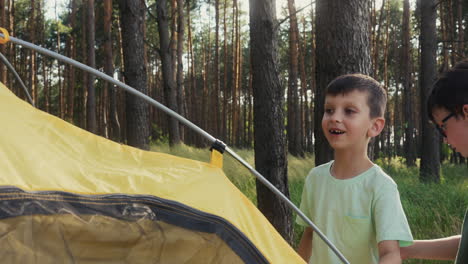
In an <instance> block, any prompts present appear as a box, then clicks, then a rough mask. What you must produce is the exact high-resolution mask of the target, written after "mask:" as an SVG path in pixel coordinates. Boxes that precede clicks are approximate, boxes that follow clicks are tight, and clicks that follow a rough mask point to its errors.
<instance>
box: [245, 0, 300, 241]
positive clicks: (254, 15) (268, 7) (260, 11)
mask: <svg viewBox="0 0 468 264" xmlns="http://www.w3.org/2000/svg"><path fill="white" fill-rule="evenodd" d="M277 28H278V27H277V21H276V9H275V1H274V0H250V47H251V53H250V56H251V61H252V74H253V79H252V83H253V98H254V113H255V114H254V133H255V146H254V149H255V167H256V169H257V170H258V171H259V172H260V173H261V174H262V175H264V176H265V177H266V179H268V180H269V181H270V182H271V183H272V184H273V185H275V186H276V187H277V188H278V189H279V190H280V191H281V192H282V193H284V194H285V195H286V196H287V197H288V196H289V188H288V178H287V174H288V173H287V165H288V161H287V157H286V139H285V135H284V133H283V131H284V113H283V108H282V105H283V100H284V99H283V98H284V90H283V88H282V87H281V84H280V80H279V77H278V76H279V75H278V72H277V69H278V67H277V59H278V58H277V46H276V45H277ZM257 201H258V208H259V209H260V211H262V212H263V214H264V215H265V216H266V217H267V218H268V219H269V220H270V222H271V223H272V224H273V226H274V227H275V228H276V229H277V230H278V231H279V233H280V234H281V235H282V236H283V237H284V238H285V239H286V240H287V241H289V242H292V241H293V234H292V223H291V210H290V209H289V208H288V207H287V206H286V204H285V203H283V202H282V201H281V200H280V199H279V198H278V197H276V196H275V195H274V194H273V193H272V192H271V191H270V190H269V189H267V188H266V187H265V186H264V185H263V184H261V183H260V182H259V181H257Z"/></svg>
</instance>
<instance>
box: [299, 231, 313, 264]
mask: <svg viewBox="0 0 468 264" xmlns="http://www.w3.org/2000/svg"><path fill="white" fill-rule="evenodd" d="M312 235H313V231H312V228H310V227H307V228H306V229H305V230H304V233H303V234H302V238H301V241H300V242H299V247H298V248H297V253H298V254H299V256H301V257H302V258H303V259H304V260H305V261H306V262H309V259H310V257H311V256H312Z"/></svg>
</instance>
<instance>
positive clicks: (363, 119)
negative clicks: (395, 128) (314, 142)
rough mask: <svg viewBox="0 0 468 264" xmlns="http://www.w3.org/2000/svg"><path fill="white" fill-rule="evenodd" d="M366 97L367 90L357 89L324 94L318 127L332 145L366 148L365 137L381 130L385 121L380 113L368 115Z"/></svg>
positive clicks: (347, 147)
mask: <svg viewBox="0 0 468 264" xmlns="http://www.w3.org/2000/svg"><path fill="white" fill-rule="evenodd" d="M367 97H368V95H367V93H365V92H360V91H357V90H356V91H352V92H350V93H347V94H344V95H343V94H338V95H336V96H333V95H326V97H325V112H324V114H323V118H322V129H323V133H324V134H325V137H326V138H327V140H328V143H330V145H331V147H332V148H333V149H335V150H344V149H349V150H352V149H356V150H362V149H366V148H367V144H368V142H369V140H368V139H369V138H370V137H375V136H377V135H378V134H379V133H380V132H381V131H382V128H383V124H384V123H385V121H384V119H383V118H381V117H378V118H374V119H371V118H370V109H369V106H368V104H367ZM377 120H378V121H377ZM376 122H377V123H378V124H376Z"/></svg>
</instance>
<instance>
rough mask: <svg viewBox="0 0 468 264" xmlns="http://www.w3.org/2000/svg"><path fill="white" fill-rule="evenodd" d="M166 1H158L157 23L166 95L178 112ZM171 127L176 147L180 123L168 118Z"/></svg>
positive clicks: (170, 133)
mask: <svg viewBox="0 0 468 264" xmlns="http://www.w3.org/2000/svg"><path fill="white" fill-rule="evenodd" d="M166 5H167V2H166V0H158V1H157V2H156V8H157V22H158V31H159V41H160V45H161V47H160V56H161V64H162V74H163V80H164V95H165V97H166V103H167V104H168V106H169V108H170V109H172V110H173V111H175V112H178V107H177V87H176V84H175V82H174V68H173V65H174V64H173V57H172V56H171V46H170V39H169V22H168V21H169V18H168V14H167V9H166ZM168 127H169V144H170V145H175V144H179V143H180V134H179V122H178V121H177V120H176V119H175V118H172V117H169V118H168Z"/></svg>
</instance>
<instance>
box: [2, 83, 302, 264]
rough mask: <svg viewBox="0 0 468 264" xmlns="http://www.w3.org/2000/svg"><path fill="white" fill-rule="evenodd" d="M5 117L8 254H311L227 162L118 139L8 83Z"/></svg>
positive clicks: (241, 259) (12, 257)
mask: <svg viewBox="0 0 468 264" xmlns="http://www.w3.org/2000/svg"><path fill="white" fill-rule="evenodd" d="M0 123H1V124H2V133H1V135H2V136H1V137H0V146H1V147H0V243H1V244H2V247H1V248H0V255H1V256H2V257H4V256H5V258H4V260H8V261H7V262H9V263H56V262H57V260H61V263H304V261H303V260H302V259H301V258H300V257H299V256H298V255H297V254H296V253H295V251H294V250H293V249H292V248H291V247H290V246H289V245H288V244H287V243H286V242H285V241H284V240H283V239H282V237H281V236H280V235H279V234H278V233H277V232H276V230H275V229H274V228H273V227H272V225H271V224H270V223H269V222H268V220H267V219H266V218H265V217H264V216H263V215H262V214H261V213H260V212H259V211H258V209H257V208H256V207H255V206H254V205H253V204H252V203H251V202H250V201H249V200H248V199H247V198H246V197H245V196H244V195H243V194H242V193H241V192H240V191H239V190H238V189H237V188H236V187H235V186H234V185H233V184H232V183H231V182H230V181H229V179H228V178H227V177H226V176H225V175H224V173H223V171H222V169H221V168H219V162H215V163H214V164H210V163H205V162H200V161H194V160H189V159H184V158H180V157H175V156H172V155H168V154H163V153H157V152H149V151H142V150H139V149H136V148H133V147H129V146H125V145H122V144H118V143H115V142H112V141H110V140H107V139H105V138H102V137H99V136H96V135H94V134H92V133H89V132H87V131H85V130H82V129H80V128H77V127H75V126H73V125H71V124H69V123H67V122H65V121H63V120H61V119H59V118H56V117H54V116H52V115H49V114H47V113H44V112H42V111H39V110H37V109H35V108H34V107H32V106H30V105H29V104H27V103H26V102H23V101H22V100H20V99H19V98H17V97H16V96H15V95H14V94H13V93H12V92H10V91H9V90H8V89H7V88H6V87H5V86H4V85H3V84H1V83H0ZM3 245H5V246H3ZM65 260H69V261H65ZM119 261H120V262H119Z"/></svg>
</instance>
